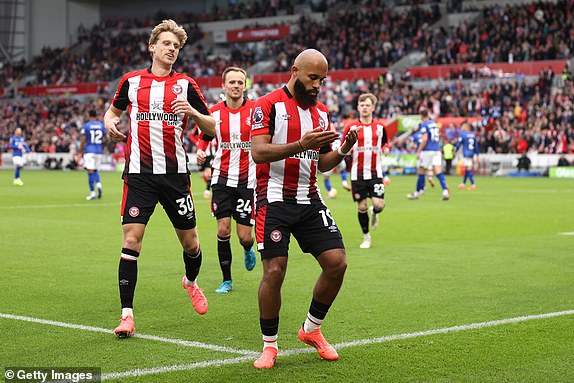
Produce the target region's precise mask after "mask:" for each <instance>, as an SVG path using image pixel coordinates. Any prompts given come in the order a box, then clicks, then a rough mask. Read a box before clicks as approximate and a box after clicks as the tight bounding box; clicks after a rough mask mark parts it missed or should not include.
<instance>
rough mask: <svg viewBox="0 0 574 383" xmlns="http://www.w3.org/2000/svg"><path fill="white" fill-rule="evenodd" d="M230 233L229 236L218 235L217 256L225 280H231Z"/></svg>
mask: <svg viewBox="0 0 574 383" xmlns="http://www.w3.org/2000/svg"><path fill="white" fill-rule="evenodd" d="M229 238H231V236H230V235H228V236H227V237H221V236H219V235H218V236H217V256H218V257H219V266H220V267H221V271H222V272H223V280H224V281H230V280H231V244H230V243H229Z"/></svg>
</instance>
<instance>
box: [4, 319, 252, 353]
mask: <svg viewBox="0 0 574 383" xmlns="http://www.w3.org/2000/svg"><path fill="white" fill-rule="evenodd" d="M0 318H5V319H14V320H20V321H25V322H32V323H39V324H47V325H50V326H58V327H65V328H72V329H76V330H84V331H92V332H103V333H106V334H113V333H114V332H113V331H112V330H108V329H106V328H102V327H93V326H84V325H80V324H74V323H66V322H57V321H52V320H47V319H40V318H32V317H26V316H20V315H11V314H4V313H0ZM134 337H135V338H141V339H146V340H154V341H157V342H163V343H171V344H176V345H178V346H184V347H197V348H203V349H207V350H211V351H221V352H229V353H233V354H241V355H249V356H250V357H251V356H253V355H258V354H259V353H258V352H255V351H250V350H240V349H236V348H232V347H226V346H218V345H215V344H208V343H202V342H194V341H189V340H183V339H174V338H164V337H160V336H155V335H145V334H135V336H134Z"/></svg>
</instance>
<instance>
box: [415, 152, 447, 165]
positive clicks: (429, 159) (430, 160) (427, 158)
mask: <svg viewBox="0 0 574 383" xmlns="http://www.w3.org/2000/svg"><path fill="white" fill-rule="evenodd" d="M441 165H442V156H441V154H440V152H439V151H430V150H427V151H422V152H421V156H420V162H419V163H418V166H419V168H425V169H432V168H433V167H434V166H441Z"/></svg>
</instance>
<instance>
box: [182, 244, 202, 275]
mask: <svg viewBox="0 0 574 383" xmlns="http://www.w3.org/2000/svg"><path fill="white" fill-rule="evenodd" d="M183 263H185V277H186V278H187V280H188V281H195V279H196V278H197V275H198V274H199V269H200V268H201V249H199V250H198V251H197V254H187V253H186V252H185V251H184V252H183Z"/></svg>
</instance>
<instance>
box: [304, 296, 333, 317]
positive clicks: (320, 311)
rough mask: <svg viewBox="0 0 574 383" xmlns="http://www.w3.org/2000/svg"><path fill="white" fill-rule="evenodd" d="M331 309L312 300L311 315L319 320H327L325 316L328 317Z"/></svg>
mask: <svg viewBox="0 0 574 383" xmlns="http://www.w3.org/2000/svg"><path fill="white" fill-rule="evenodd" d="M330 307H331V305H326V304H324V303H321V302H319V301H317V300H315V298H313V299H312V300H311V307H309V314H311V315H313V316H314V317H315V318H317V319H321V320H323V319H325V316H327V313H328V312H329V308H330Z"/></svg>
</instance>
